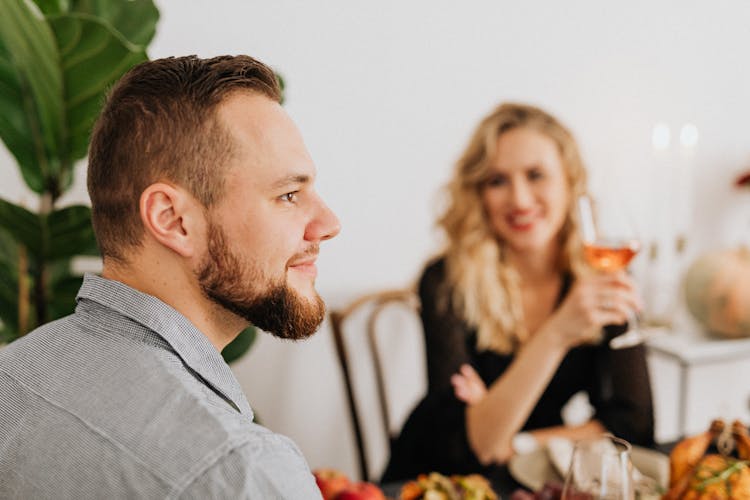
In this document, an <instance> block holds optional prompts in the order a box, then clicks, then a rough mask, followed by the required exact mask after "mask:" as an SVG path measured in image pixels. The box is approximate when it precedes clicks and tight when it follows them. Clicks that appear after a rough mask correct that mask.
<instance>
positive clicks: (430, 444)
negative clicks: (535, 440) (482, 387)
mask: <svg viewBox="0 0 750 500" xmlns="http://www.w3.org/2000/svg"><path fill="white" fill-rule="evenodd" d="M445 275H446V271H445V261H444V259H440V260H437V261H435V262H433V263H432V264H430V265H429V266H428V267H427V268H426V269H425V271H424V273H423V275H422V278H421V280H420V283H419V295H420V299H421V301H422V313H421V314H422V323H423V326H424V335H425V347H426V355H427V380H428V389H427V395H426V396H425V398H424V399H423V400H422V401H421V402H420V403H419V405H417V407H416V408H415V409H414V411H413V412H412V414H411V415H410V416H409V418H408V419H407V421H406V423H405V424H404V427H403V429H402V431H401V434H400V436H399V437H398V439H397V440H396V441H395V443H393V446H392V448H391V460H390V462H389V464H388V467H387V468H386V472H385V474H384V476H383V480H384V481H394V480H399V479H408V478H414V477H416V475H417V474H419V473H423V472H430V471H438V472H441V473H444V474H468V473H472V472H486V468H485V467H482V466H481V465H480V463H479V461H478V460H477V458H476V456H475V455H474V453H473V451H472V450H471V447H470V446H469V442H468V438H467V434H466V419H465V409H466V405H465V404H464V403H463V402H461V401H460V400H458V399H457V398H456V396H455V395H454V393H453V387H452V386H451V383H450V377H451V375H453V374H454V373H457V372H458V370H459V367H460V366H461V365H462V364H463V363H468V364H470V365H471V366H472V367H474V369H475V370H476V371H477V372H478V373H479V375H480V377H482V380H484V383H485V384H487V386H488V387H489V386H490V385H491V384H492V383H493V382H494V381H495V380H497V379H498V378H499V377H500V376H501V375H502V374H503V373H504V372H505V370H506V369H507V368H508V366H509V365H510V364H511V362H512V361H513V354H509V355H501V354H498V353H496V352H494V351H479V350H477V347H476V342H477V336H476V330H475V329H472V328H470V327H469V326H468V325H467V324H466V323H465V322H464V321H463V320H462V319H461V318H459V317H457V316H456V315H455V313H454V312H453V309H452V306H451V305H450V303H449V302H447V300H446V299H445V297H449V296H450V294H449V291H448V290H446V285H445V280H446V276H445ZM563 281H564V282H563V286H562V288H561V290H560V295H559V297H558V305H559V304H560V302H561V301H562V299H563V298H564V297H565V295H566V294H567V292H568V290H569V289H570V286H571V284H572V279H571V277H570V276H567V277H566V279H564V280H563ZM446 294H447V295H446ZM622 329H623V327H622V326H620V327H614V328H608V330H607V332H606V333H607V334H606V335H605V338H611V337H612V336H613V335H616V334H617V333H618V331H617V330H619V331H622ZM581 390H584V391H586V392H587V393H588V396H589V400H590V402H591V404H592V406H593V407H594V410H595V414H594V416H593V418H595V419H597V420H599V421H600V422H601V423H602V424H603V425H604V426H605V427H606V428H607V429H608V430H609V431H610V432H612V433H613V434H615V435H617V436H619V437H621V438H623V439H626V440H627V441H630V442H631V443H633V444H639V445H645V446H648V445H651V444H653V426H654V420H653V407H652V401H651V386H650V383H649V376H648V367H647V364H646V353H645V348H644V346H643V345H639V346H636V347H632V348H628V349H620V350H612V349H610V348H609V347H607V342H602V343H601V344H598V345H585V346H579V347H575V348H573V349H571V350H570V351H569V352H568V353H567V355H566V356H565V358H564V359H563V360H562V362H561V363H560V365H559V366H558V368H557V371H556V372H555V374H554V376H553V378H552V379H551V380H550V382H549V385H548V386H547V388H546V389H545V391H544V393H543V394H542V396H541V398H540V399H539V401H538V402H537V404H536V407H535V408H534V409H533V411H532V412H531V414H530V415H529V418H528V420H527V421H526V423H525V424H524V426H523V429H524V430H533V429H539V428H544V427H551V426H556V425H562V423H563V421H562V416H561V414H560V411H561V409H562V408H563V406H564V405H565V403H567V402H568V400H569V399H570V398H571V396H573V395H574V394H576V393H577V392H579V391H581Z"/></svg>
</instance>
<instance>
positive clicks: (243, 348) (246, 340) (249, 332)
mask: <svg viewBox="0 0 750 500" xmlns="http://www.w3.org/2000/svg"><path fill="white" fill-rule="evenodd" d="M256 334H257V330H256V329H255V327H253V326H249V327H247V328H245V329H244V330H242V331H241V332H240V334H239V335H237V338H235V339H234V340H233V341H231V342H230V343H229V344H228V345H227V346H226V347H225V348H224V350H223V351H221V355H222V356H223V357H224V361H226V362H227V363H231V362H232V361H236V360H238V359H239V358H241V357H242V356H243V355H244V354H245V353H246V352H247V351H248V349H250V347H251V346H252V345H253V343H254V342H255V336H256Z"/></svg>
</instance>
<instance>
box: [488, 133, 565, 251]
mask: <svg viewBox="0 0 750 500" xmlns="http://www.w3.org/2000/svg"><path fill="white" fill-rule="evenodd" d="M569 191H570V190H569V188H568V183H567V180H566V176H565V172H564V167H563V163H562V158H561V157H560V152H559V150H558V148H557V144H556V143H555V142H554V141H553V140H552V139H550V138H549V137H547V136H546V135H544V134H542V133H540V132H537V131H535V130H533V129H530V128H525V127H519V128H515V129H512V130H509V131H508V132H504V133H503V134H501V135H500V137H498V139H497V148H496V154H495V157H494V158H492V159H491V161H490V167H489V171H488V174H487V179H486V181H485V182H484V185H483V186H482V188H481V191H480V192H481V197H482V203H483V205H484V209H485V211H486V213H487V216H488V218H489V223H490V226H491V227H492V230H493V232H494V234H495V236H496V237H497V238H498V240H500V241H502V242H504V243H505V244H506V245H508V247H510V248H511V249H513V250H515V251H517V252H524V253H526V252H533V251H543V250H547V249H549V248H550V247H551V246H552V245H558V244H559V243H558V239H557V235H558V234H559V233H560V230H561V228H562V226H563V224H564V223H565V219H566V217H567V213H568V207H569V204H570V192H569Z"/></svg>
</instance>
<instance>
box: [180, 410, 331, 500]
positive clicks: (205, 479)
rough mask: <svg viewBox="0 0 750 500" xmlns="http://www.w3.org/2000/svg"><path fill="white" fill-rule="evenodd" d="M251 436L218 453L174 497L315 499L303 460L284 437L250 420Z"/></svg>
mask: <svg viewBox="0 0 750 500" xmlns="http://www.w3.org/2000/svg"><path fill="white" fill-rule="evenodd" d="M250 434H251V435H252V437H251V438H250V439H248V440H247V441H246V442H245V443H243V444H242V445H241V446H238V447H236V448H234V449H232V450H231V451H230V452H228V453H226V454H224V455H222V456H221V457H219V458H218V459H217V460H216V462H215V463H214V464H212V465H211V466H210V467H208V468H207V469H206V470H205V471H203V472H202V473H201V474H200V475H198V476H197V477H196V478H195V480H194V481H193V482H191V483H190V484H188V485H187V486H186V487H185V489H184V490H182V491H180V492H179V493H178V494H177V495H175V497H176V498H181V499H203V498H237V499H249V498H279V499H308V498H312V499H316V498H320V490H319V489H318V487H317V485H316V484H315V478H314V477H313V475H312V473H311V472H310V469H309V467H308V465H307V462H306V461H305V459H304V458H303V456H302V453H301V452H300V451H299V449H298V448H297V446H296V445H295V444H294V443H293V442H292V441H291V440H290V439H289V438H287V437H285V436H282V435H279V434H275V433H273V432H271V431H269V430H268V429H265V428H263V427H261V426H258V425H255V424H253V426H252V428H251V429H250Z"/></svg>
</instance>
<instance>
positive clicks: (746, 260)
mask: <svg viewBox="0 0 750 500" xmlns="http://www.w3.org/2000/svg"><path fill="white" fill-rule="evenodd" d="M685 299H686V303H687V307H688V310H689V311H690V312H691V314H692V315H693V316H694V317H695V318H696V319H697V320H698V322H700V323H701V324H702V325H703V326H704V327H705V328H706V329H707V330H708V331H709V332H711V333H714V334H717V335H720V336H722V337H726V338H739V337H748V336H750V250H749V249H747V248H744V247H743V248H739V249H733V250H720V251H716V252H712V253H708V254H706V255H703V256H701V257H700V258H698V259H697V260H696V261H695V262H693V264H691V266H690V268H689V269H688V271H687V274H686V275H685Z"/></svg>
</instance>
